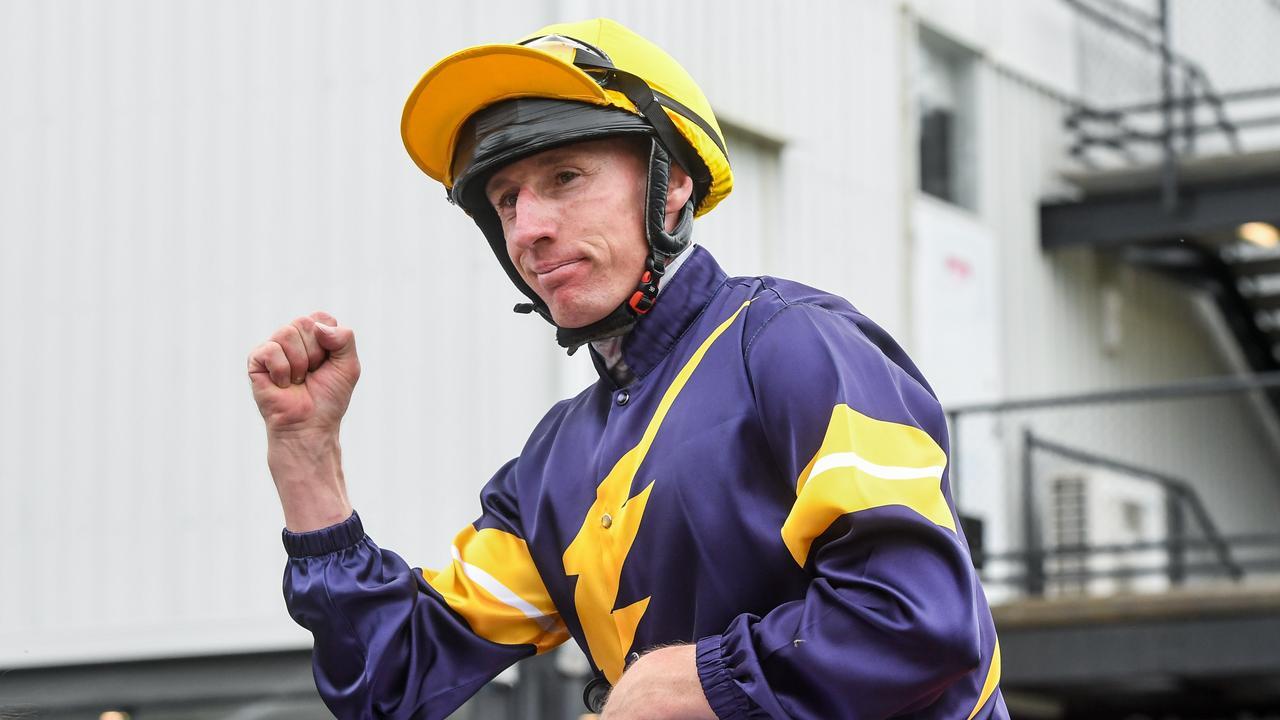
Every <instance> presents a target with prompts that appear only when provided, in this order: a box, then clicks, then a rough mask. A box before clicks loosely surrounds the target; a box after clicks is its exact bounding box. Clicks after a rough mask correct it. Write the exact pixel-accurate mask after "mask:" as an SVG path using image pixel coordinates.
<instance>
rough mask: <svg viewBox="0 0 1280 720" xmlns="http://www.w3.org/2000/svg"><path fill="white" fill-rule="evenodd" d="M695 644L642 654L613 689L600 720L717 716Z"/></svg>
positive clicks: (708, 719)
mask: <svg viewBox="0 0 1280 720" xmlns="http://www.w3.org/2000/svg"><path fill="white" fill-rule="evenodd" d="M696 657H697V649H696V647H695V646H693V645H677V646H675V647H665V648H661V649H658V650H654V651H653V652H650V653H646V654H644V655H641V656H640V659H639V660H637V661H635V663H633V664H632V665H631V667H629V668H627V671H626V672H625V673H623V674H622V679H621V680H619V681H618V684H617V685H615V686H614V688H613V690H612V691H611V692H610V693H609V700H608V702H607V703H605V706H604V712H603V713H601V714H600V720H716V714H715V713H714V712H713V711H712V710H711V706H710V705H708V704H707V698H706V696H705V695H703V693H702V682H701V681H700V680H698V665H697V662H696Z"/></svg>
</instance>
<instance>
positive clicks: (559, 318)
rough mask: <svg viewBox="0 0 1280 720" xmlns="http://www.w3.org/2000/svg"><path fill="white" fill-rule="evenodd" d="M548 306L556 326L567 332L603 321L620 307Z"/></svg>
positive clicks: (551, 304)
mask: <svg viewBox="0 0 1280 720" xmlns="http://www.w3.org/2000/svg"><path fill="white" fill-rule="evenodd" d="M619 304H621V303H619ZM547 306H548V307H549V308H550V309H551V318H552V319H553V320H555V321H556V325H557V326H559V327H562V328H565V329H566V330H577V329H578V328H584V327H586V326H588V325H590V324H591V323H594V322H598V321H600V320H603V319H605V318H606V317H608V316H609V313H611V312H613V310H614V308H616V307H618V305H610V306H609V307H601V306H599V305H598V304H596V305H593V306H591V307H583V306H582V305H581V304H578V303H572V302H556V303H547Z"/></svg>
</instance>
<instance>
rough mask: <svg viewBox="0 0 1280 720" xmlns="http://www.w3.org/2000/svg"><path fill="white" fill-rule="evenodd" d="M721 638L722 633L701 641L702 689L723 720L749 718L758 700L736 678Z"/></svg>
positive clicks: (699, 666) (700, 677) (699, 673)
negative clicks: (730, 667)
mask: <svg viewBox="0 0 1280 720" xmlns="http://www.w3.org/2000/svg"><path fill="white" fill-rule="evenodd" d="M720 640H721V636H720V635H709V636H707V637H704V638H702V639H701V640H699V641H698V646H697V647H698V659H697V663H698V680H699V681H701V683H702V692H703V694H704V695H706V696H707V704H709V705H710V706H711V709H712V710H713V711H714V712H715V714H716V717H717V718H720V720H738V719H739V718H749V717H751V716H752V715H751V708H752V707H753V706H754V703H752V702H751V699H750V698H748V697H747V694H746V693H744V692H742V688H740V687H738V684H737V683H735V682H734V681H733V675H732V674H731V673H730V672H729V666H728V665H727V664H726V663H725V661H724V654H723V653H722V652H721V649H720Z"/></svg>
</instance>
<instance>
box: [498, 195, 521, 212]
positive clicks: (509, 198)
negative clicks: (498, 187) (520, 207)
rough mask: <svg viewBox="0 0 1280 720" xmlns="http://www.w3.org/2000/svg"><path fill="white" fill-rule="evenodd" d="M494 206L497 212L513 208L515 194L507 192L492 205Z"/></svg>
mask: <svg viewBox="0 0 1280 720" xmlns="http://www.w3.org/2000/svg"><path fill="white" fill-rule="evenodd" d="M494 206H495V207H497V208H498V209H499V210H502V209H506V208H513V207H515V206H516V194H515V193H513V192H509V193H505V194H503V195H501V196H499V197H498V201H497V202H496V203H494Z"/></svg>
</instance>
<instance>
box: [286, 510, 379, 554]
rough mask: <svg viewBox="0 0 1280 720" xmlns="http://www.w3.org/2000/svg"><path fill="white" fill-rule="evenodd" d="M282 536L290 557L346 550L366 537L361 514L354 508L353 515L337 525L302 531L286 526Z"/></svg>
mask: <svg viewBox="0 0 1280 720" xmlns="http://www.w3.org/2000/svg"><path fill="white" fill-rule="evenodd" d="M280 536H281V538H282V539H283V540H284V549H285V552H287V553H289V557H296V558H304V557H316V556H318V555H328V554H329V553H332V552H337V551H339V550H345V549H347V548H349V547H351V546H352V545H355V544H356V543H358V542H360V541H361V540H363V539H364V525H362V524H361V523H360V516H359V515H357V514H356V512H355V511H354V510H352V511H351V517H349V518H347V519H346V520H343V521H342V522H340V523H338V524H337V525H330V526H329V527H326V528H320V529H319V530H308V531H307V532H300V533H295V532H289V529H288V528H285V529H284V530H282V531H281V533H280Z"/></svg>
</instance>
